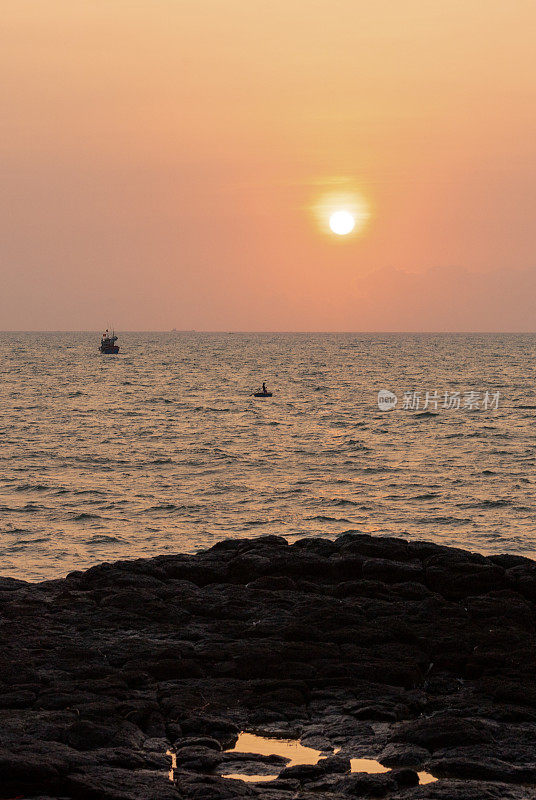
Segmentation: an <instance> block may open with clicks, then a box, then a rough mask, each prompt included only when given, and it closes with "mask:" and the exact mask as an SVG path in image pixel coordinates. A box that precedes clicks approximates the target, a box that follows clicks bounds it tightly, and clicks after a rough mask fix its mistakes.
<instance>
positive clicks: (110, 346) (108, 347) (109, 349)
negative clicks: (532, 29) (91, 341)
mask: <svg viewBox="0 0 536 800" xmlns="http://www.w3.org/2000/svg"><path fill="white" fill-rule="evenodd" d="M116 342H117V336H116V335H115V331H112V333H110V332H109V330H108V328H106V330H105V331H104V333H103V334H102V339H101V343H100V347H99V350H100V351H101V353H106V354H107V355H110V354H114V355H115V354H116V353H118V352H119V345H117V344H116Z"/></svg>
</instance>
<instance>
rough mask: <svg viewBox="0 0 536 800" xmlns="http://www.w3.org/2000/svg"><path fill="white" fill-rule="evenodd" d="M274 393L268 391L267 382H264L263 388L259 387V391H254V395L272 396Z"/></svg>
mask: <svg viewBox="0 0 536 800" xmlns="http://www.w3.org/2000/svg"><path fill="white" fill-rule="evenodd" d="M271 396H272V393H271V392H269V391H268V389H267V388H266V384H265V383H263V384H262V389H259V390H258V391H257V392H253V397H271Z"/></svg>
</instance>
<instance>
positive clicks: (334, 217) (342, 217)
mask: <svg viewBox="0 0 536 800" xmlns="http://www.w3.org/2000/svg"><path fill="white" fill-rule="evenodd" d="M329 227H330V228H331V230H332V231H333V233H336V234H337V235H338V236H346V234H347V233H351V232H352V231H353V229H354V228H355V217H354V215H353V214H352V213H351V212H350V211H346V209H341V210H340V211H334V212H333V214H331V215H330V218H329Z"/></svg>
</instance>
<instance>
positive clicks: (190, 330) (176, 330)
mask: <svg viewBox="0 0 536 800" xmlns="http://www.w3.org/2000/svg"><path fill="white" fill-rule="evenodd" d="M171 333H195V328H172V329H171Z"/></svg>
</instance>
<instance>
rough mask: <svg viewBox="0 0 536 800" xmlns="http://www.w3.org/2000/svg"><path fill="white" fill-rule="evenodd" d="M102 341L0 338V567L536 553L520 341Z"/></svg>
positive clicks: (527, 360)
mask: <svg viewBox="0 0 536 800" xmlns="http://www.w3.org/2000/svg"><path fill="white" fill-rule="evenodd" d="M118 344H119V345H120V347H121V350H120V353H119V355H117V356H112V355H102V354H101V353H99V352H98V345H99V334H98V333H4V334H0V357H1V360H2V381H1V382H0V436H1V439H0V441H1V447H0V466H1V468H0V557H1V568H0V572H1V574H3V575H11V576H13V577H19V578H24V579H31V580H35V579H45V578H50V577H57V576H62V575H65V574H66V573H68V572H69V571H71V570H73V569H80V568H85V567H88V566H90V565H92V564H95V563H97V562H101V561H112V560H115V559H119V558H136V557H139V556H152V555H157V554H160V553H172V552H179V551H180V552H195V551H196V550H198V549H200V548H205V547H209V546H210V545H212V544H214V543H215V542H216V541H218V540H219V539H222V538H226V537H254V536H261V535H266V534H277V535H280V536H285V537H286V538H287V539H289V541H292V540H294V539H295V538H297V537H300V536H328V537H334V536H337V535H338V534H340V533H342V532H344V531H348V530H357V531H361V532H364V533H371V534H374V535H378V536H383V535H393V536H402V537H407V538H409V539H427V540H432V541H435V542H439V543H442V544H447V545H455V546H459V547H464V548H469V549H472V550H477V551H480V552H483V553H496V552H511V553H519V554H523V555H527V556H535V555H536V426H535V420H536V391H535V372H536V370H535V354H536V336H534V335H530V334H524V335H514V334H512V335H497V334H473V335H462V334H458V335H450V334H415V335H410V334H404V335H397V334H321V333H318V334H284V333H273V334H268V333H267V334H245V333H243V334H242V333H240V334H236V333H195V332H190V333H181V332H168V333H122V332H119V341H118ZM263 381H265V382H266V383H267V384H268V388H269V389H270V390H271V391H272V392H273V397H272V398H265V399H256V398H253V397H252V393H253V392H254V391H255V390H256V389H258V388H259V386H260V385H261V384H262V382H263ZM379 392H382V393H383V395H382V396H384V395H385V392H390V393H392V395H394V396H395V397H396V404H394V403H393V402H391V405H390V406H389V408H390V409H391V410H386V411H383V410H381V409H380V408H379V406H378V393H379ZM457 403H458V405H459V407H457ZM388 405H389V404H388Z"/></svg>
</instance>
